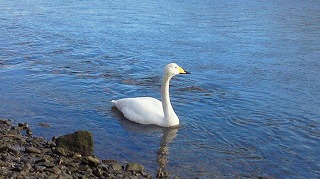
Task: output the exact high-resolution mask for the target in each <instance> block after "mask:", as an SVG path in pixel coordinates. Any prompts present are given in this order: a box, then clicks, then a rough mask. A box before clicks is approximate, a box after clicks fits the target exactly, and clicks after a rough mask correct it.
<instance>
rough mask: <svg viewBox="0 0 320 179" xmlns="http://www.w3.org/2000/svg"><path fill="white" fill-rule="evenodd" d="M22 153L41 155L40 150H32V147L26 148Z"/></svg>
mask: <svg viewBox="0 0 320 179" xmlns="http://www.w3.org/2000/svg"><path fill="white" fill-rule="evenodd" d="M24 151H25V152H27V153H36V154H40V153H41V150H39V149H37V148H34V147H26V148H25V150H24Z"/></svg>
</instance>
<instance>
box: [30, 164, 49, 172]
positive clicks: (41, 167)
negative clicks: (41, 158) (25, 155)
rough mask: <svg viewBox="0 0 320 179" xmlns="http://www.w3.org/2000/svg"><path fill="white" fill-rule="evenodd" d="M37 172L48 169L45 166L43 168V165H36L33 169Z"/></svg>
mask: <svg viewBox="0 0 320 179" xmlns="http://www.w3.org/2000/svg"><path fill="white" fill-rule="evenodd" d="M33 168H34V169H35V170H37V171H42V170H44V169H45V168H46V167H45V166H42V165H39V166H38V165H36V166H34V167H33Z"/></svg>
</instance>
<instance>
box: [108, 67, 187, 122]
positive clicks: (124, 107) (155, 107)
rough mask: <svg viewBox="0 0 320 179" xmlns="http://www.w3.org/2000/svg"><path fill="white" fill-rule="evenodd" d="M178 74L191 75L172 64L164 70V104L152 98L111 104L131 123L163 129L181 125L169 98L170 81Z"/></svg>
mask: <svg viewBox="0 0 320 179" xmlns="http://www.w3.org/2000/svg"><path fill="white" fill-rule="evenodd" d="M177 74H189V72H187V71H185V70H184V69H182V68H181V67H179V66H178V65H177V64H175V63H170V64H168V65H166V67H165V68H164V74H163V78H162V84H161V100H162V102H161V101H159V100H157V99H155V98H151V97H138V98H123V99H119V100H112V101H111V102H112V103H113V104H114V105H115V106H116V107H117V108H118V109H119V110H120V111H121V112H122V113H123V115H124V116H125V117H126V118H127V119H129V120H130V121H133V122H136V123H140V124H155V125H158V126H162V127H170V126H176V125H179V118H178V116H177V114H176V113H175V112H174V110H173V108H172V106H171V102H170V96H169V82H170V79H171V78H172V77H173V76H175V75H177Z"/></svg>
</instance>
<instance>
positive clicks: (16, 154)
mask: <svg viewBox="0 0 320 179" xmlns="http://www.w3.org/2000/svg"><path fill="white" fill-rule="evenodd" d="M8 152H10V153H12V154H13V155H15V156H19V155H20V152H19V151H17V150H16V149H14V148H12V147H9V148H8Z"/></svg>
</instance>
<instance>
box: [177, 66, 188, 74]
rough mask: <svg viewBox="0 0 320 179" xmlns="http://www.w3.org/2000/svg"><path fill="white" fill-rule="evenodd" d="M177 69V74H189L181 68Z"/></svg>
mask: <svg viewBox="0 0 320 179" xmlns="http://www.w3.org/2000/svg"><path fill="white" fill-rule="evenodd" d="M178 69H179V74H190V73H189V72H187V71H185V70H184V69H183V68H181V67H178Z"/></svg>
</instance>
